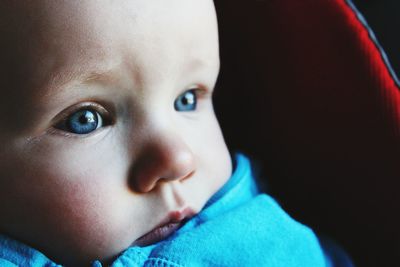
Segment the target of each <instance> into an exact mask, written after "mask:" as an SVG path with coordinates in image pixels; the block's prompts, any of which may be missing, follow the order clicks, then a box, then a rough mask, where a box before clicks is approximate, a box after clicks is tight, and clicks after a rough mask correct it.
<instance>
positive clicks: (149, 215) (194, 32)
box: [0, 0, 231, 266]
mask: <svg viewBox="0 0 400 267" xmlns="http://www.w3.org/2000/svg"><path fill="white" fill-rule="evenodd" d="M0 31H1V42H0V49H1V50H0V71H1V72H0V88H1V97H0V120H1V122H2V123H1V126H0V142H1V148H0V233H3V234H6V235H9V236H11V237H13V238H16V239H18V240H20V241H22V242H25V243H27V244H28V245H31V246H33V247H34V248H36V249H39V250H40V251H42V252H44V253H45V254H46V255H47V256H50V258H52V259H53V260H56V261H58V262H61V263H66V264H71V265H74V266H76V265H78V264H84V263H88V262H89V261H91V260H93V259H96V258H97V259H102V260H106V261H107V260H110V259H111V258H112V257H114V256H116V255H117V254H118V253H120V252H121V251H122V250H124V249H126V248H127V247H128V246H130V245H132V244H138V245H146V244H149V243H152V242H155V241H156V240H157V238H159V236H158V237H157V235H156V237H154V236H150V237H149V236H147V237H144V238H140V237H142V236H143V235H145V234H146V233H148V232H149V231H151V230H152V229H154V228H156V227H157V226H159V225H160V224H162V223H166V222H167V221H168V220H178V221H179V220H181V219H183V218H184V217H190V216H192V215H193V213H195V212H198V211H199V210H201V208H202V207H203V206H204V204H205V203H206V202H207V200H208V199H209V198H210V197H211V196H212V195H213V194H214V193H215V192H216V191H217V190H218V189H219V188H220V187H221V186H222V185H223V184H224V183H225V182H226V181H227V179H228V178H229V176H230V174H231V161H230V156H229V153H228V150H227V148H226V145H225V142H224V140H223V137H222V135H221V131H220V128H219V126H218V123H217V121H216V118H215V115H214V111H213V106H212V100H211V96H212V91H213V87H214V84H215V82H216V79H217V75H218V71H219V53H218V36H217V22H216V17H215V11H214V7H213V2H212V0H202V1H199V0H170V1H164V0H121V1H106V0H104V1H103V0H102V1H99V0H84V1H70V0H57V1H54V0H37V1H8V0H7V1H2V3H1V4H0ZM138 239H139V240H138Z"/></svg>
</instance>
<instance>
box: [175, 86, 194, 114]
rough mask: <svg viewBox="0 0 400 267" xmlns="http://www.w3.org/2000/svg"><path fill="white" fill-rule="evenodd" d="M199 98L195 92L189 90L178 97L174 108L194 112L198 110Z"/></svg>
mask: <svg viewBox="0 0 400 267" xmlns="http://www.w3.org/2000/svg"><path fill="white" fill-rule="evenodd" d="M196 105H197V98H196V93H195V90H189V91H186V92H184V93H183V94H181V95H180V96H178V98H177V99H176V100H175V103H174V106H175V110H177V111H193V110H195V109H196Z"/></svg>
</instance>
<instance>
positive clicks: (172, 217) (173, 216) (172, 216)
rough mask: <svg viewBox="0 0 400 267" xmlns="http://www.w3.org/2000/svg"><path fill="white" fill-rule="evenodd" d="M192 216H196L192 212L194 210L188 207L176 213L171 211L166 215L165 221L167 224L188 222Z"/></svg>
mask: <svg viewBox="0 0 400 267" xmlns="http://www.w3.org/2000/svg"><path fill="white" fill-rule="evenodd" d="M194 215H196V212H195V211H194V209H192V208H190V207H186V208H183V209H181V210H178V211H171V212H169V214H168V217H167V219H166V220H164V222H165V221H167V222H176V223H177V222H182V221H184V220H188V219H190V218H192V217H193V216H194Z"/></svg>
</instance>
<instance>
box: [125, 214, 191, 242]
mask: <svg viewBox="0 0 400 267" xmlns="http://www.w3.org/2000/svg"><path fill="white" fill-rule="evenodd" d="M195 214H196V213H195V212H194V211H193V209H191V208H186V209H183V210H182V211H172V212H170V213H169V214H168V216H167V218H166V219H165V220H163V222H161V223H160V224H159V225H158V226H157V227H155V228H154V229H153V230H151V231H150V232H148V233H146V234H145V235H143V236H141V237H140V238H138V239H136V241H135V242H134V243H133V245H134V246H140V247H144V246H148V245H151V244H154V243H157V242H159V241H161V240H164V239H166V238H167V237H169V236H170V235H172V234H173V233H175V231H177V230H178V229H179V228H180V227H181V226H183V225H184V224H185V223H186V222H187V221H188V220H189V219H190V218H191V217H193V216H194V215H195Z"/></svg>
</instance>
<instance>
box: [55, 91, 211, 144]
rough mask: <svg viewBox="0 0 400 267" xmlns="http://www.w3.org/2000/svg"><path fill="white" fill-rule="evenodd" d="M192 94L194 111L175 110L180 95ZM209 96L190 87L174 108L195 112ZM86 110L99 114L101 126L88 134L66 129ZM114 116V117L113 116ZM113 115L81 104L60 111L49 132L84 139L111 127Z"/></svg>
mask: <svg viewBox="0 0 400 267" xmlns="http://www.w3.org/2000/svg"><path fill="white" fill-rule="evenodd" d="M188 92H192V93H193V94H194V96H195V100H196V104H195V109H194V110H176V105H175V101H177V100H178V99H179V97H181V96H182V95H184V94H186V93H188ZM210 95H211V94H210V92H209V91H208V90H207V89H205V88H202V87H192V88H190V89H187V90H185V91H184V92H182V93H181V94H179V95H178V96H177V97H176V98H175V100H174V108H175V110H176V111H178V112H190V111H196V110H197V109H198V107H197V103H198V102H199V101H200V100H202V99H205V98H207V97H209V96H210ZM84 110H88V111H91V112H93V113H96V114H99V116H101V119H102V123H103V125H102V126H101V127H99V128H96V129H95V130H93V131H91V132H89V133H83V134H81V133H74V132H71V131H70V130H69V129H68V126H67V122H68V120H69V119H70V118H71V117H72V116H73V115H74V114H76V113H77V112H80V111H84ZM113 115H114V116H113ZM114 118H115V114H113V113H110V112H109V111H108V110H107V109H105V108H104V107H103V106H102V105H100V104H97V103H94V102H82V103H80V104H78V105H75V106H74V107H72V108H67V109H66V110H64V111H62V112H61V113H60V114H59V115H58V116H57V117H56V118H55V121H56V122H55V123H54V124H53V125H54V126H53V127H52V129H51V131H52V132H55V133H57V134H62V135H63V136H66V137H86V136H90V135H91V134H93V133H95V132H97V131H98V130H99V129H100V128H104V127H107V126H110V125H113V124H114V123H115V119H114Z"/></svg>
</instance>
